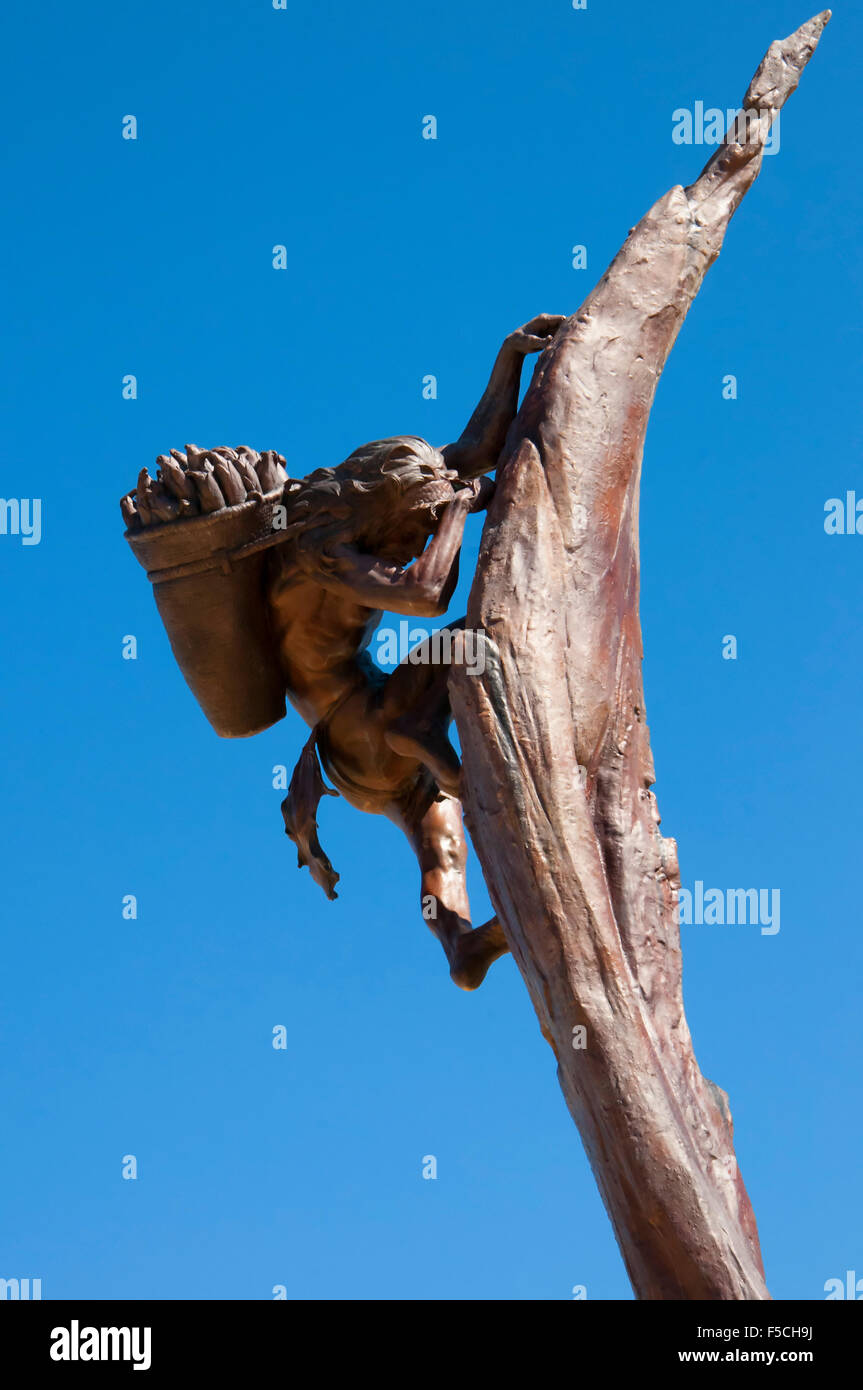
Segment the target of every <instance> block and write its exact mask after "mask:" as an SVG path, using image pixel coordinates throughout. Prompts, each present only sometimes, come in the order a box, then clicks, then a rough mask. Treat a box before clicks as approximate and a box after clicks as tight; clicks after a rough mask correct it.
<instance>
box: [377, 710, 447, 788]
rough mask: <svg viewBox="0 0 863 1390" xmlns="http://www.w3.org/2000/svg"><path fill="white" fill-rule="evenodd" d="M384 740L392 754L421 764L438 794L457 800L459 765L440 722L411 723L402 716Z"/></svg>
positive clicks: (408, 716)
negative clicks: (438, 790) (435, 785)
mask: <svg viewBox="0 0 863 1390" xmlns="http://www.w3.org/2000/svg"><path fill="white" fill-rule="evenodd" d="M385 737H386V741H387V743H388V744H389V746H390V748H391V749H392V750H393V752H394V753H400V754H401V756H402V757H403V758H414V759H416V761H417V762H418V763H422V765H423V767H427V768H428V770H429V772H430V773H431V775H432V777H433V778H434V779H435V781H436V782H437V784H438V786H439V787H440V789H441V791H442V792H446V793H447V795H448V796H454V797H456V798H458V796H459V794H460V785H461V763H460V762H459V759H458V754H457V753H456V751H455V749H454V748H453V746H452V744H451V743H450V741H449V739H448V738H447V733H446V727H445V725H444V724H443V723H442V722H441V723H439V724H421V723H414V722H413V721H412V720H411V717H410V715H405V716H404V717H403V718H402V719H397V720H396V721H395V722H394V723H393V724H392V725H391V726H390V728H389V729H388V730H387V732H386V735H385Z"/></svg>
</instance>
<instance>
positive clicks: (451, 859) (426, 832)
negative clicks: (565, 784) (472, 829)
mask: <svg viewBox="0 0 863 1390" xmlns="http://www.w3.org/2000/svg"><path fill="white" fill-rule="evenodd" d="M388 814H389V817H390V819H391V820H393V821H395V822H396V824H398V825H400V827H401V828H402V830H404V832H405V834H406V835H407V837H408V839H409V840H410V842H411V844H412V845H413V848H414V852H415V854H416V856H417V859H418V861H419V866H420V873H421V875H422V880H421V888H420V892H421V894H422V908H423V917H424V919H425V920H426V922H427V923H428V925H429V927H430V928H431V930H432V931H433V932H434V934H435V936H436V937H437V939H438V941H439V942H440V943H441V945H442V946H443V948H444V952H445V953H446V957H447V960H448V961H449V965H450V975H451V977H452V979H453V981H454V982H455V984H457V985H458V986H459V988H460V989H468V990H470V989H477V988H478V987H479V985H481V984H482V982H483V980H484V979H485V976H486V972H487V970H488V968H489V966H490V965H492V964H493V963H494V961H496V960H497V959H498V958H499V957H500V956H502V955H505V954H506V952H507V951H508V950H509V947H508V946H507V942H506V937H505V936H504V934H503V931H502V929H501V927H500V925H499V923H498V920H497V918H496V917H493V918H492V919H491V921H490V922H486V923H485V925H484V926H482V927H476V928H473V927H471V921H470V906H469V904H468V897H467V885H466V881H465V866H466V864H467V843H466V841H465V835H464V828H463V826H462V819H461V804H460V802H458V801H456V800H455V799H454V798H453V797H451V796H440V797H438V799H437V800H436V801H433V802H432V803H431V805H430V806H428V807H427V809H426V810H425V811H424V812H422V814H420V815H419V816H414V815H412V814H411V810H410V808H409V807H407V806H404V805H403V806H400V807H393V808H392V810H391V812H389V813H388Z"/></svg>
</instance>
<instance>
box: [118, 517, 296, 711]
mask: <svg viewBox="0 0 863 1390" xmlns="http://www.w3.org/2000/svg"><path fill="white" fill-rule="evenodd" d="M281 496H282V491H281V489H278V490H277V491H275V492H271V493H268V494H267V495H266V496H265V497H264V499H263V501H254V500H253V501H249V502H242V503H240V504H239V505H238V506H234V507H224V508H223V509H222V510H221V511H218V512H211V513H210V514H209V515H206V516H197V517H192V518H190V519H189V520H188V521H169V522H166V523H165V524H164V525H161V526H149V527H146V528H145V529H143V530H140V531H127V532H126V539H127V541H128V542H129V545H130V546H131V547H132V551H133V553H134V555H135V558H136V559H137V560H138V561H139V562H140V564H141V565H143V567H144V569H145V570H146V571H147V577H148V579H150V580H151V582H152V584H153V594H154V596H155V599H156V606H157V608H158V610H159V614H160V616H161V619H162V622H163V623H164V624H165V630H166V632H167V634H168V638H169V639H170V643H171V648H172V650H173V653H174V656H175V657H176V658H177V664H178V665H179V667H180V670H181V671H182V673H183V675H184V677H185V679H186V683H187V685H188V686H189V689H190V690H191V692H192V694H193V695H194V697H195V699H196V700H197V701H198V704H199V705H200V706H201V709H202V710H203V711H204V714H205V715H206V716H207V718H208V720H209V721H210V723H211V724H212V726H213V728H214V729H215V731H216V733H217V734H219V735H220V736H221V737H222V738H248V737H249V736H250V735H251V734H257V733H260V731H261V730H262V729H268V728H269V727H270V725H271V724H275V723H277V721H278V720H279V719H282V718H284V715H285V686H284V681H283V680H282V676H281V671H280V664H279V656H278V651H277V649H276V645H275V642H274V640H273V635H272V632H271V630H270V623H269V617H268V609H267V600H266V592H265V564H266V556H265V555H264V551H265V550H266V549H267V548H268V547H269V546H271V545H277V544H278V543H279V540H280V539H281V538H282V533H281V532H279V531H274V530H273V509H274V508H275V507H276V506H277V505H278V503H279V502H280V500H281Z"/></svg>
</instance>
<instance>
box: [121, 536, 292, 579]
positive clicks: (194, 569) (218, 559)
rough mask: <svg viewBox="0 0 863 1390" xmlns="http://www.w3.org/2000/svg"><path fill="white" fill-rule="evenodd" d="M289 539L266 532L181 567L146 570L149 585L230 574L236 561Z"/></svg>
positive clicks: (173, 566)
mask: <svg viewBox="0 0 863 1390" xmlns="http://www.w3.org/2000/svg"><path fill="white" fill-rule="evenodd" d="M289 539H290V537H289V535H288V534H287V533H286V532H285V531H268V532H267V534H266V535H265V536H258V537H257V539H256V540H253V541H246V543H245V545H238V546H235V547H234V549H233V550H214V551H212V552H211V554H209V555H204V556H202V557H201V559H200V560H187V561H186V562H185V564H182V565H170V566H168V568H167V569H161V570H147V578H148V579H149V580H150V582H151V584H164V583H165V582H166V580H168V579H187V578H188V577H189V576H190V575H193V574H206V573H207V571H208V570H221V571H222V573H223V574H230V573H231V570H232V569H233V567H234V565H235V563H236V562H237V561H238V560H244V559H245V558H246V556H247V555H255V554H257V552H258V551H259V550H268V549H269V548H270V546H273V545H283V544H284V542H285V541H286V540H289Z"/></svg>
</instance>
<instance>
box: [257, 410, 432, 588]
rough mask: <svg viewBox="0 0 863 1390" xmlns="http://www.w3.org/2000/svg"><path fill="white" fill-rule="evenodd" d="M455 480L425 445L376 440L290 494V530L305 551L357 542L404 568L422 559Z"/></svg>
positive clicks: (408, 439)
mask: <svg viewBox="0 0 863 1390" xmlns="http://www.w3.org/2000/svg"><path fill="white" fill-rule="evenodd" d="M457 482H458V475H457V474H456V473H454V472H453V471H452V470H451V469H448V468H447V466H446V464H445V463H444V460H443V456H442V455H441V454H440V453H439V451H438V450H437V449H435V448H433V447H432V445H431V444H428V443H427V442H426V441H425V440H424V439H419V438H417V437H415V436H413V435H398V436H396V437H395V438H392V439H376V440H373V441H372V442H371V443H369V444H364V445H362V446H361V448H359V449H355V450H354V452H353V453H352V454H351V455H350V456H349V457H348V458H346V459H345V461H344V462H343V463H340V464H339V465H338V467H337V468H319V469H317V470H316V471H315V472H314V473H310V474H309V476H308V478H304V479H303V480H302V481H301V483H300V484H299V486H298V487H295V489H294V490H293V491H292V492H291V493H290V494H286V496H285V498H284V502H285V505H286V507H287V509H288V517H287V529H288V531H291V530H293V531H294V533H295V535H296V537H297V543H298V544H299V545H300V546H301V547H302V548H303V549H306V548H311V547H315V548H319V549H326V546H327V545H328V544H331V543H333V542H335V543H337V544H351V545H355V546H358V547H359V548H360V549H363V550H365V551H367V552H368V553H370V554H377V555H380V556H381V557H382V558H384V559H389V560H393V561H395V562H397V563H400V564H405V563H407V562H408V561H409V560H411V559H413V558H414V556H416V555H419V554H421V553H422V551H423V549H424V548H425V544H426V541H427V540H428V538H429V536H430V535H431V534H432V533H433V532H434V531H435V529H436V527H437V524H438V521H439V519H440V514H441V511H442V510H443V508H444V506H445V505H446V504H447V502H449V501H451V500H452V498H453V496H454V489H453V484H454V483H457Z"/></svg>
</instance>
